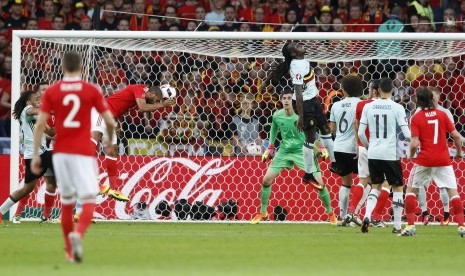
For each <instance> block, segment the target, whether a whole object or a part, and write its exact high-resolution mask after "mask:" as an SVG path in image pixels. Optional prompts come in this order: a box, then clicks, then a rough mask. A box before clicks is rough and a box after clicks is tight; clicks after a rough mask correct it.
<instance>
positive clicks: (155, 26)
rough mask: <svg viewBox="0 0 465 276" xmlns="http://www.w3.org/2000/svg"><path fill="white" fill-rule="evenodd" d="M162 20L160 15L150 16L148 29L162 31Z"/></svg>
mask: <svg viewBox="0 0 465 276" xmlns="http://www.w3.org/2000/svg"><path fill="white" fill-rule="evenodd" d="M160 28H161V20H160V18H159V17H154V16H151V17H149V23H148V30H149V31H160Z"/></svg>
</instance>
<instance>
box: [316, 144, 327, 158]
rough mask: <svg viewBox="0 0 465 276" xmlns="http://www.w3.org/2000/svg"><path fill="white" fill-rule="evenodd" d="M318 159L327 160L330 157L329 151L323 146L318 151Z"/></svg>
mask: <svg viewBox="0 0 465 276" xmlns="http://www.w3.org/2000/svg"><path fill="white" fill-rule="evenodd" d="M317 157H319V158H321V159H323V160H326V159H327V158H328V157H329V153H328V150H327V149H326V148H325V147H324V146H323V145H320V148H319V149H318V153H317Z"/></svg>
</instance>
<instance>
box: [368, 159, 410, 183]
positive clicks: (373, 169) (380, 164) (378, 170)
mask: <svg viewBox="0 0 465 276" xmlns="http://www.w3.org/2000/svg"><path fill="white" fill-rule="evenodd" d="M368 170H369V171H370V178H371V183H373V184H381V183H383V182H384V179H386V180H387V182H388V183H389V185H391V186H394V187H400V186H403V185H404V177H403V175H402V165H401V163H400V160H393V161H392V160H379V159H368Z"/></svg>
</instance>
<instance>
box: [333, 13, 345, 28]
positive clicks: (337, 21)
mask: <svg viewBox="0 0 465 276" xmlns="http://www.w3.org/2000/svg"><path fill="white" fill-rule="evenodd" d="M333 29H334V31H335V32H345V31H346V30H345V26H344V24H343V23H342V19H341V18H339V17H336V18H334V19H333Z"/></svg>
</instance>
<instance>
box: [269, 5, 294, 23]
mask: <svg viewBox="0 0 465 276" xmlns="http://www.w3.org/2000/svg"><path fill="white" fill-rule="evenodd" d="M288 7H289V5H288V3H287V1H285V0H277V1H276V10H275V11H274V12H273V14H272V15H271V17H270V23H274V24H283V23H284V22H285V21H286V9H287V8H288ZM273 26H274V28H275V30H277V29H279V25H273Z"/></svg>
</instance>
